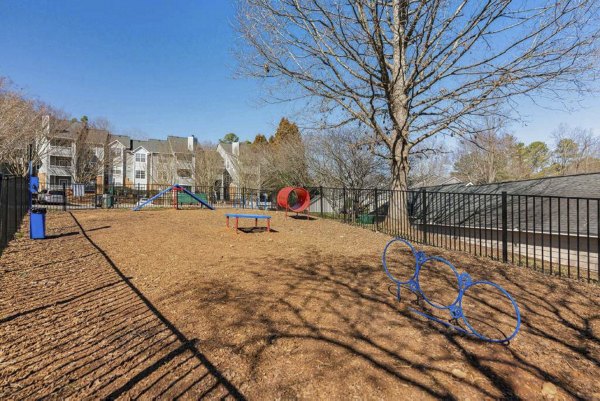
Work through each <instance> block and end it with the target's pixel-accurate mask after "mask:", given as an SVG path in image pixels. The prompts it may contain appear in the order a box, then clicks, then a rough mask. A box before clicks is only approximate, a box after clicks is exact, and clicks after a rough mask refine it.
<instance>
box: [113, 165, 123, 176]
mask: <svg viewBox="0 0 600 401" xmlns="http://www.w3.org/2000/svg"><path fill="white" fill-rule="evenodd" d="M113 175H121V169H120V168H118V167H115V168H113Z"/></svg>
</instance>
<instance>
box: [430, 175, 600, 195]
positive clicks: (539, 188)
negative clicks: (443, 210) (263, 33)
mask: <svg viewBox="0 0 600 401" xmlns="http://www.w3.org/2000/svg"><path fill="white" fill-rule="evenodd" d="M426 189H427V191H435V192H459V193H463V192H466V193H480V194H494V193H502V192H503V191H506V192H507V193H509V194H515V195H543V196H570V197H581V198H600V173H590V174H576V175H566V176H560V177H546V178H538V179H531V180H521V181H507V182H498V183H493V184H484V185H469V186H465V185H464V184H453V185H443V186H430V187H427V188H426Z"/></svg>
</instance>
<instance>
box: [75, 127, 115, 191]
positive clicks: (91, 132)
mask: <svg viewBox="0 0 600 401" xmlns="http://www.w3.org/2000/svg"><path fill="white" fill-rule="evenodd" d="M109 128H110V125H107V122H106V121H105V120H104V119H102V120H99V121H98V122H96V121H94V122H88V121H87V120H84V121H81V122H77V123H73V124H72V126H71V129H72V130H74V131H75V132H74V142H75V147H74V151H73V163H72V164H71V170H72V172H71V174H72V176H73V179H74V180H75V182H78V183H89V182H92V181H96V179H97V177H98V176H102V175H103V173H104V172H105V168H106V161H105V159H107V158H105V157H104V155H105V154H106V152H107V151H108V142H109V138H110V132H109V131H108V129H109Z"/></svg>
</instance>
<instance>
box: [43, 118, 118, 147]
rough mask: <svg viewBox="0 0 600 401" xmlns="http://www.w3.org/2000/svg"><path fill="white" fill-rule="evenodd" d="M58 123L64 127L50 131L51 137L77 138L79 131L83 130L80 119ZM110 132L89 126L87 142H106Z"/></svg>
mask: <svg viewBox="0 0 600 401" xmlns="http://www.w3.org/2000/svg"><path fill="white" fill-rule="evenodd" d="M56 124H57V125H58V124H61V125H63V127H59V128H58V129H57V130H56V131H53V132H51V133H50V137H51V138H64V139H71V140H73V141H75V140H77V138H78V136H79V133H80V132H82V130H83V123H81V122H79V121H73V122H72V121H64V120H60V121H57V122H56ZM109 135H110V134H109V132H108V131H106V130H102V129H96V128H89V129H88V131H87V137H86V138H85V142H87V143H92V144H104V143H106V142H107V141H108V137H109Z"/></svg>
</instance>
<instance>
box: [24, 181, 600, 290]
mask: <svg viewBox="0 0 600 401" xmlns="http://www.w3.org/2000/svg"><path fill="white" fill-rule="evenodd" d="M168 187H170V185H168V184H162V185H158V184H151V185H139V184H138V185H130V186H114V185H110V186H101V185H94V184H92V185H86V186H76V185H51V186H49V185H44V184H42V185H41V186H40V192H39V193H38V194H37V195H36V196H35V197H34V198H35V199H34V202H35V203H39V204H44V206H45V207H46V208H48V209H51V210H52V209H56V210H75V209H93V208H133V207H135V206H136V205H139V204H141V203H142V202H146V201H147V200H148V199H150V198H152V197H153V196H155V195H157V194H159V193H160V192H161V191H162V190H164V189H165V188H168ZM186 188H187V189H188V190H190V191H192V192H194V193H196V194H197V195H198V196H199V197H201V198H203V199H205V200H206V201H207V202H208V203H210V204H211V205H213V206H216V207H234V208H243V209H264V210H274V209H277V203H276V197H277V192H278V191H277V190H272V189H248V188H235V187H233V186H231V187H216V186H193V185H191V186H187V187H186ZM308 190H309V192H310V195H311V204H310V209H309V212H310V213H311V214H313V215H317V216H320V217H323V218H331V219H335V220H339V221H343V222H345V223H348V224H352V225H356V226H360V227H364V228H368V229H371V230H375V231H381V232H384V233H386V234H389V235H393V236H401V237H404V238H406V239H408V240H411V241H415V242H419V243H422V244H427V245H432V246H438V247H443V248H446V249H451V250H460V251H464V252H468V253H471V254H474V255H477V256H483V257H489V258H492V259H495V260H500V261H503V262H505V263H512V264H515V265H519V266H528V267H532V268H534V269H537V270H540V271H542V272H544V273H549V274H553V275H560V276H565V277H570V278H576V279H582V280H586V281H599V280H600V273H599V269H598V264H599V260H598V259H599V258H598V250H599V248H600V236H599V235H598V227H599V226H600V199H597V198H576V197H561V196H538V195H515V194H507V193H487V194H486V193H469V192H461V193H450V192H428V191H425V190H418V191H392V190H384V189H349V188H326V187H309V188H308ZM175 204H176V205H177V207H180V208H185V207H199V205H198V203H197V202H196V201H195V200H193V199H191V197H189V195H186V194H183V193H181V192H180V193H178V194H175V195H174V194H172V193H166V194H164V195H163V196H161V197H159V198H157V199H155V200H154V201H153V202H151V203H149V204H148V206H147V207H172V206H174V205H175Z"/></svg>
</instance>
